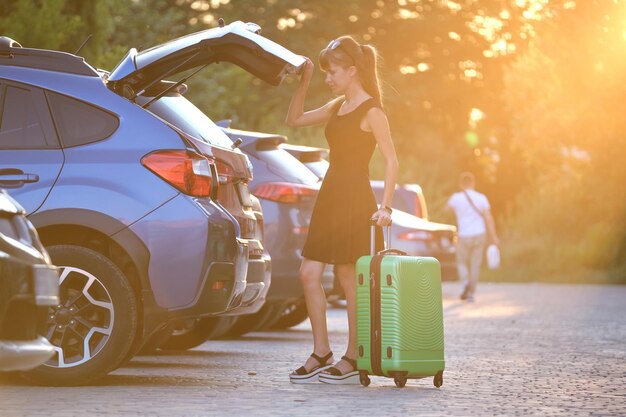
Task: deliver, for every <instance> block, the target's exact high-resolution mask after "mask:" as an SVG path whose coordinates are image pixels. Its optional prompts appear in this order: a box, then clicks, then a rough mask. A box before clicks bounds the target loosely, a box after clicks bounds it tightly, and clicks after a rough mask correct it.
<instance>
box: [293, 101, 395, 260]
mask: <svg viewBox="0 0 626 417" xmlns="http://www.w3.org/2000/svg"><path fill="white" fill-rule="evenodd" d="M340 104H341V103H338V104H337V105H336V106H335V108H334V109H333V112H332V115H331V117H330V120H329V121H328V123H327V124H326V129H325V131H324V133H325V135H326V140H327V142H328V146H329V149H330V161H329V162H330V167H329V169H328V172H327V173H326V176H325V178H324V181H323V183H322V187H321V189H320V192H319V194H318V196H317V201H316V202H315V207H314V209H313V215H312V217H311V223H310V225H309V233H308V236H307V239H306V242H305V244H304V248H303V250H302V256H303V257H305V258H307V259H312V260H315V261H320V262H325V263H329V264H353V263H355V262H356V261H357V259H358V258H359V257H361V256H363V255H368V254H369V253H370V218H371V217H372V215H373V214H374V213H375V212H376V210H377V208H378V207H377V205H376V198H375V196H374V192H373V191H372V187H371V185H370V179H369V162H370V159H371V157H372V154H373V153H374V149H375V148H376V139H375V138H374V134H373V133H372V132H365V131H364V130H362V129H361V127H360V124H361V120H363V117H364V116H365V115H366V114H367V112H368V110H370V109H371V108H372V107H380V105H379V104H378V102H377V100H376V99H374V98H369V99H367V100H365V101H364V102H363V103H361V104H360V105H359V106H358V107H357V108H356V109H354V110H353V111H351V112H350V113H346V114H343V115H338V114H337V112H338V111H339V107H340ZM382 249H383V241H382V231H381V230H380V228H376V250H377V251H380V250H382Z"/></svg>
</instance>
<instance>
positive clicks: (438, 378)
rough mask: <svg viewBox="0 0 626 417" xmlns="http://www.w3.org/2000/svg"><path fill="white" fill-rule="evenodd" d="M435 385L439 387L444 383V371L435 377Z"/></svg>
mask: <svg viewBox="0 0 626 417" xmlns="http://www.w3.org/2000/svg"><path fill="white" fill-rule="evenodd" d="M433 385H434V386H436V387H437V388H439V387H441V386H442V385H443V371H439V372H437V375H435V377H434V378H433Z"/></svg>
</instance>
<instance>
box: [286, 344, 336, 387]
mask: <svg viewBox="0 0 626 417" xmlns="http://www.w3.org/2000/svg"><path fill="white" fill-rule="evenodd" d="M311 357H312V358H313V359H315V360H316V361H317V363H318V364H319V365H318V366H316V367H315V368H313V369H311V370H310V371H307V370H306V368H305V367H304V366H301V367H299V368H298V369H296V370H295V371H293V372H292V373H291V374H289V379H290V380H291V382H292V383H294V384H304V383H307V382H316V381H317V378H318V376H319V374H320V372H322V371H324V370H326V369H328V368H330V367H332V366H333V365H332V364H329V363H327V362H328V360H329V359H330V358H332V357H333V352H328V354H326V355H324V356H319V355H316V354H315V353H312V354H311Z"/></svg>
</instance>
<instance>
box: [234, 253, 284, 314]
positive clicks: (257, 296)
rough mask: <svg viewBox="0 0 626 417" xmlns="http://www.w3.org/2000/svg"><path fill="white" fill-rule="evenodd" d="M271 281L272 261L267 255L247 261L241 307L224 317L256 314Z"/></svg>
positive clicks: (264, 299)
mask: <svg viewBox="0 0 626 417" xmlns="http://www.w3.org/2000/svg"><path fill="white" fill-rule="evenodd" d="M271 280H272V261H271V258H270V257H269V255H264V256H262V257H260V258H256V259H250V260H249V261H248V274H247V276H246V289H245V291H244V294H243V298H242V301H241V305H240V306H239V307H237V308H235V309H232V310H229V311H228V312H226V313H224V315H226V316H238V315H242V314H253V313H256V312H258V311H259V310H260V309H261V307H263V305H264V304H265V301H266V299H267V293H268V292H269V290H270V288H271V286H270V284H271Z"/></svg>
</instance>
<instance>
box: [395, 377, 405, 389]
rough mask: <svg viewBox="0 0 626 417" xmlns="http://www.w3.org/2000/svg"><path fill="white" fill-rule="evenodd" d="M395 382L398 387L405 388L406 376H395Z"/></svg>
mask: <svg viewBox="0 0 626 417" xmlns="http://www.w3.org/2000/svg"><path fill="white" fill-rule="evenodd" d="M393 382H395V383H396V387H398V388H403V387H404V386H405V385H406V376H395V377H394V378H393Z"/></svg>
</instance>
